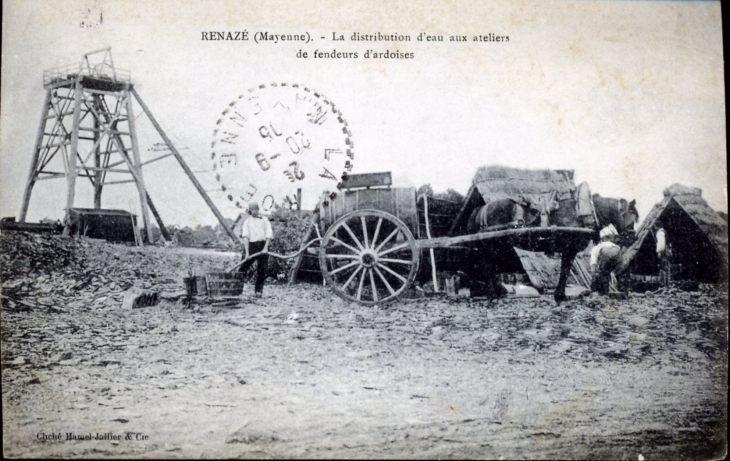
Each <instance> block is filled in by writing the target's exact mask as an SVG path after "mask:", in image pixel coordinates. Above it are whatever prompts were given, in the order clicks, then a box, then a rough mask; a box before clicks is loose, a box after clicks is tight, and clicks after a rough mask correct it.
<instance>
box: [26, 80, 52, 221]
mask: <svg viewBox="0 0 730 461" xmlns="http://www.w3.org/2000/svg"><path fill="white" fill-rule="evenodd" d="M50 109H51V90H48V91H46V99H45V102H44V103H43V113H42V114H41V124H40V126H39V127H38V134H37V135H36V140H35V148H34V149H33V159H32V160H31V162H30V172H29V173H28V181H27V182H26V183H25V192H24V193H23V204H22V205H21V206H20V216H19V219H18V221H20V222H25V217H26V216H27V215H28V205H30V194H31V193H32V192H33V186H34V185H35V181H36V178H37V177H38V163H39V158H40V154H41V144H43V132H44V131H45V128H46V117H48V112H49V111H50Z"/></svg>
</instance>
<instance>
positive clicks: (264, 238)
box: [238, 202, 274, 298]
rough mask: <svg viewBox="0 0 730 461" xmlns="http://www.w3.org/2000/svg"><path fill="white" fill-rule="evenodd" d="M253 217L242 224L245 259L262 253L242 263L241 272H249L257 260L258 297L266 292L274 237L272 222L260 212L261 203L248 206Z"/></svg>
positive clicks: (256, 287) (256, 289)
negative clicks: (265, 286) (270, 251)
mask: <svg viewBox="0 0 730 461" xmlns="http://www.w3.org/2000/svg"><path fill="white" fill-rule="evenodd" d="M248 209H249V212H250V213H251V217H250V218H248V219H247V220H246V221H244V222H243V225H242V226H241V238H242V239H243V255H242V256H243V259H246V258H248V257H249V256H250V255H255V254H256V253H261V254H260V255H258V256H256V257H254V258H252V259H249V260H248V261H246V262H245V263H243V264H242V265H241V267H240V268H239V269H238V270H239V272H243V273H244V274H245V273H246V272H248V270H249V269H250V268H251V265H252V264H253V263H254V261H256V286H255V288H254V291H255V292H256V296H257V297H259V298H260V297H261V296H262V295H263V292H264V280H265V279H266V265H267V264H268V262H269V255H268V254H267V253H268V252H269V242H270V241H271V239H272V238H274V233H273V231H272V230H271V223H270V222H269V220H268V219H267V218H266V217H265V216H261V215H260V214H259V205H258V204H257V203H255V202H253V203H251V204H250V205H249V207H248Z"/></svg>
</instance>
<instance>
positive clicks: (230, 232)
mask: <svg viewBox="0 0 730 461" xmlns="http://www.w3.org/2000/svg"><path fill="white" fill-rule="evenodd" d="M129 90H130V91H131V92H132V94H133V95H134V98H135V99H136V100H137V102H138V103H139V106H140V107H141V108H142V110H143V111H144V113H145V114H146V115H147V117H148V118H149V119H150V122H152V125H153V126H154V127H155V129H156V130H157V132H158V133H159V134H160V136H161V137H162V140H163V141H165V144H167V147H169V148H170V150H171V151H172V154H173V155H174V156H175V158H176V159H177V161H178V163H179V164H180V166H181V167H182V169H183V171H185V174H186V175H188V178H190V181H192V183H193V186H195V188H196V189H197V190H198V192H199V193H200V196H201V197H203V200H205V203H206V204H207V205H208V207H209V208H210V210H211V211H212V212H213V214H214V215H215V217H216V218H217V219H218V222H219V223H220V224H221V227H223V229H224V230H225V231H226V234H228V236H229V237H230V238H231V239H232V240H233V242H234V243H242V242H241V240H240V239H239V238H238V236H237V235H236V234H235V233H234V232H233V229H231V226H229V225H228V223H227V222H226V219H225V218H224V217H223V215H222V214H221V212H220V211H218V208H217V207H216V206H215V204H214V203H213V201H212V200H211V199H210V197H209V196H208V193H207V192H205V189H204V188H203V186H202V185H201V184H200V183H199V182H198V179H197V178H196V177H195V175H194V174H193V171H192V170H191V169H190V167H188V165H187V163H185V160H183V158H182V155H180V152H178V151H177V149H176V148H175V146H174V145H173V144H172V141H170V138H168V137H167V134H165V132H164V131H163V130H162V127H161V126H160V124H159V123H157V120H156V119H155V117H154V116H153V115H152V112H150V110H149V109H148V108H147V105H146V104H145V103H144V101H142V98H140V96H139V94H138V93H137V91H136V90H135V89H134V87H131V88H130V89H129Z"/></svg>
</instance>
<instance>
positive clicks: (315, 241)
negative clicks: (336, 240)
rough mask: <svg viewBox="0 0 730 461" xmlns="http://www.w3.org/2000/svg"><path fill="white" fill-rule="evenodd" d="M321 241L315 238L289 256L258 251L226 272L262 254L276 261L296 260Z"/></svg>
mask: <svg viewBox="0 0 730 461" xmlns="http://www.w3.org/2000/svg"><path fill="white" fill-rule="evenodd" d="M321 241H322V239H321V238H319V237H318V238H316V239H313V240H310V241H309V242H308V243H307V244H306V245H304V246H303V247H302V248H300V249H299V251H297V252H296V253H292V254H289V255H280V254H278V253H271V252H267V253H264V252H263V251H259V252H258V253H254V254H252V255H249V257H248V258H246V259H244V260H242V261H241V262H239V263H238V264H236V265H235V266H233V267H231V268H230V269H228V272H233V271H234V270H236V269H238V268H239V267H241V266H242V265H243V263H245V262H246V261H249V260H251V259H253V258H255V257H257V256H260V255H262V254H268V255H269V256H273V257H274V258H278V259H292V258H296V257H297V256H299V255H300V254H302V253H303V252H304V251H306V249H307V248H309V247H310V246H312V245H314V244H315V243H319V242H321Z"/></svg>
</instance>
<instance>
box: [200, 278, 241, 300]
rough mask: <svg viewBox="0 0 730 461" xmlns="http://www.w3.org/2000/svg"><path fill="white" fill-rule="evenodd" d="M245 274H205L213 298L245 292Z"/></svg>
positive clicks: (206, 284)
mask: <svg viewBox="0 0 730 461" xmlns="http://www.w3.org/2000/svg"><path fill="white" fill-rule="evenodd" d="M243 277H244V274H242V273H240V272H233V273H230V272H210V273H207V274H205V286H206V290H207V291H208V296H210V297H211V298H225V297H238V296H241V293H242V292H243V283H244V279H243Z"/></svg>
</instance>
